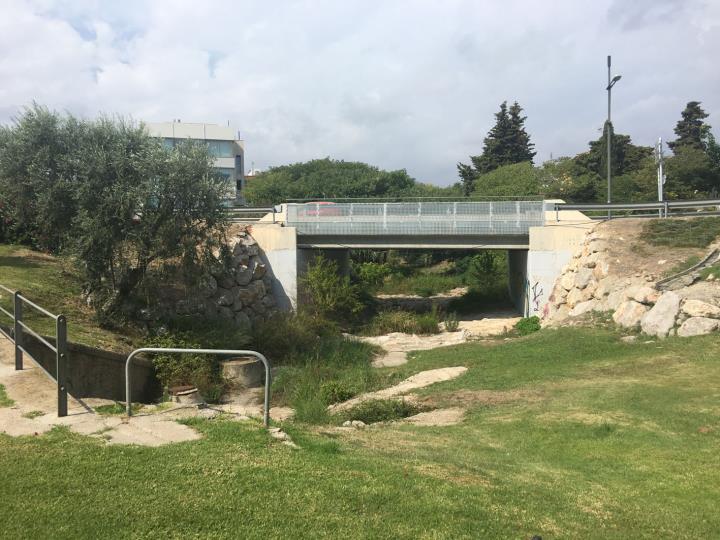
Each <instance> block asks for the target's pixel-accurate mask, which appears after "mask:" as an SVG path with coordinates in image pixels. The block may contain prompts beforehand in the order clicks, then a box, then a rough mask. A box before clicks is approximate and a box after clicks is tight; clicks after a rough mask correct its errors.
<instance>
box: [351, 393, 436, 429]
mask: <svg viewBox="0 0 720 540" xmlns="http://www.w3.org/2000/svg"><path fill="white" fill-rule="evenodd" d="M422 410H423V409H422V408H421V407H419V406H417V405H414V404H412V403H410V402H408V401H405V400H402V399H371V400H368V401H363V402H362V403H360V404H358V405H356V406H355V407H353V408H352V409H350V410H348V411H346V412H344V413H343V414H342V415H340V418H341V419H343V420H360V421H362V422H365V423H366V424H374V423H376V422H389V421H390V420H398V419H400V418H407V417H408V416H412V415H414V414H417V413H419V412H422Z"/></svg>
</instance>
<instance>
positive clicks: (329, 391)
mask: <svg viewBox="0 0 720 540" xmlns="http://www.w3.org/2000/svg"><path fill="white" fill-rule="evenodd" d="M355 394H356V392H355V391H354V390H353V389H352V388H351V387H350V386H348V384H347V383H344V382H341V381H328V382H326V383H323V384H321V385H320V396H321V397H322V399H323V402H324V403H325V404H326V405H332V404H333V403H341V402H343V401H347V400H348V399H350V398H351V397H353V396H354V395H355Z"/></svg>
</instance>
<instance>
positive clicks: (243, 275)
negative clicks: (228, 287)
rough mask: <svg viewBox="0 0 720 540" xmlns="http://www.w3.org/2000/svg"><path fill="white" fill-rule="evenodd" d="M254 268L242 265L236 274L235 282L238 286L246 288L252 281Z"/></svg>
mask: <svg viewBox="0 0 720 540" xmlns="http://www.w3.org/2000/svg"><path fill="white" fill-rule="evenodd" d="M252 277H253V268H252V267H250V266H248V265H245V264H243V265H240V266H238V268H237V271H236V272H235V281H236V282H237V284H238V285H241V286H245V285H247V284H249V283H250V282H251V281H252Z"/></svg>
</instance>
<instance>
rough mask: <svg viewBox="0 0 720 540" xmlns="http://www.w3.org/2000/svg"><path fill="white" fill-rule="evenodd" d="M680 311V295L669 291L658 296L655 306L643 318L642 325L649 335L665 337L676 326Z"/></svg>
mask: <svg viewBox="0 0 720 540" xmlns="http://www.w3.org/2000/svg"><path fill="white" fill-rule="evenodd" d="M679 311H680V296H678V295H677V294H675V293H674V292H672V291H667V292H665V293H663V294H662V296H660V298H658V301H657V302H656V303H655V305H654V306H653V308H652V309H651V310H650V311H648V312H647V313H646V314H645V315H644V316H643V318H642V321H641V322H640V326H641V327H642V330H643V332H645V333H646V334H647V335H649V336H657V337H659V338H664V337H666V336H667V335H668V333H669V332H670V330H672V328H673V327H674V326H675V317H677V314H678V312H679Z"/></svg>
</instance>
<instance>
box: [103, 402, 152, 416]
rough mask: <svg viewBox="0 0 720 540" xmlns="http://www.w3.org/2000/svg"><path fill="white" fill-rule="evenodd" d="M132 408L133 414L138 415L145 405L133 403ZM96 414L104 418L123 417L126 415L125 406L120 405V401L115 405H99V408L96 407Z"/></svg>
mask: <svg viewBox="0 0 720 540" xmlns="http://www.w3.org/2000/svg"><path fill="white" fill-rule="evenodd" d="M131 407H132V412H133V413H136V412H140V410H141V409H142V408H143V405H142V404H141V403H133V404H132V405H131ZM95 412H96V413H98V414H101V415H103V416H123V415H125V414H126V412H125V404H124V403H120V402H119V401H116V402H115V403H110V404H108V405H98V406H97V407H95Z"/></svg>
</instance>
